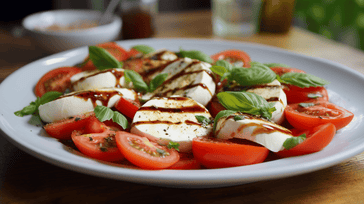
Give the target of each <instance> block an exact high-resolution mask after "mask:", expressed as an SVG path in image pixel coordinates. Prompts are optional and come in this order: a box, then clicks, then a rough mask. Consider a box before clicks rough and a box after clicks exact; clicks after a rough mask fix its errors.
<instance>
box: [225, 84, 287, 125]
mask: <svg viewBox="0 0 364 204" xmlns="http://www.w3.org/2000/svg"><path fill="white" fill-rule="evenodd" d="M228 90H231V91H241V90H243V91H247V92H252V93H255V94H257V95H259V96H261V97H263V98H264V99H265V100H267V101H268V102H270V103H274V107H275V108H276V110H275V111H274V112H273V113H272V118H271V120H272V121H273V122H275V123H277V124H281V123H282V122H283V121H284V114H283V113H284V109H285V108H286V106H287V97H286V94H285V93H284V91H283V87H282V85H281V83H280V82H279V81H278V80H274V81H272V82H271V83H268V84H260V85H255V86H249V87H246V86H239V85H238V84H236V83H234V84H233V85H231V86H230V87H229V89H228Z"/></svg>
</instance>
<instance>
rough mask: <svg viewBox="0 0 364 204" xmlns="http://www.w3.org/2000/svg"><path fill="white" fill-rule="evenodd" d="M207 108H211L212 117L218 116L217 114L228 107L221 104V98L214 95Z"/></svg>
mask: <svg viewBox="0 0 364 204" xmlns="http://www.w3.org/2000/svg"><path fill="white" fill-rule="evenodd" d="M207 109H208V110H209V112H210V114H211V116H212V117H216V115H217V114H218V113H219V112H220V111H222V110H226V108H225V107H224V106H223V105H221V103H220V102H219V99H218V98H217V97H216V96H214V97H213V98H212V99H211V101H210V103H208V104H207Z"/></svg>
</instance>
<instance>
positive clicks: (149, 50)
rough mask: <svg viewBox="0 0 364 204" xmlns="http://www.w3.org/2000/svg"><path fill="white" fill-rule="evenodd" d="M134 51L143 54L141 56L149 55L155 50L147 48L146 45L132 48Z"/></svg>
mask: <svg viewBox="0 0 364 204" xmlns="http://www.w3.org/2000/svg"><path fill="white" fill-rule="evenodd" d="M132 48H133V49H135V50H138V51H139V52H141V53H143V54H149V53H151V52H154V51H155V49H154V48H152V47H149V46H147V45H136V46H134V47H132Z"/></svg>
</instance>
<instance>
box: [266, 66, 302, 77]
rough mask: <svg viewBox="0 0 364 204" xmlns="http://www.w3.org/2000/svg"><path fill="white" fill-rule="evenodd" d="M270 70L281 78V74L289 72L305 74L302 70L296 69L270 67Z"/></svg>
mask: <svg viewBox="0 0 364 204" xmlns="http://www.w3.org/2000/svg"><path fill="white" fill-rule="evenodd" d="M270 69H271V70H272V71H274V72H275V73H276V74H278V75H279V76H282V75H283V74H285V73H289V72H298V73H306V72H305V71H303V70H300V69H297V68H291V67H271V68H270Z"/></svg>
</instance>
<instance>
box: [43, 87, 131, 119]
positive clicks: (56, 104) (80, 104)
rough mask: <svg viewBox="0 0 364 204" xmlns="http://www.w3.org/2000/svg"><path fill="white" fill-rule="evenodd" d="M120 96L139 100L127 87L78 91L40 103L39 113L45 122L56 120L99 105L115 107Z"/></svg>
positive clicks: (81, 112) (88, 110)
mask: <svg viewBox="0 0 364 204" xmlns="http://www.w3.org/2000/svg"><path fill="white" fill-rule="evenodd" d="M120 97H124V98H127V99H132V100H138V99H137V94H136V93H135V92H134V91H133V90H131V89H126V88H107V89H93V90H86V91H77V92H72V93H69V94H66V95H63V96H61V97H59V98H57V99H56V100H54V101H51V102H49V103H46V104H43V105H40V106H39V115H40V118H41V119H42V120H43V121H44V122H55V121H58V120H62V119H65V118H69V117H71V116H75V115H79V114H83V113H87V112H90V111H93V110H94V108H95V107H96V106H97V105H103V106H107V107H113V106H114V105H115V103H116V102H117V101H118V100H119V99H120Z"/></svg>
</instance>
